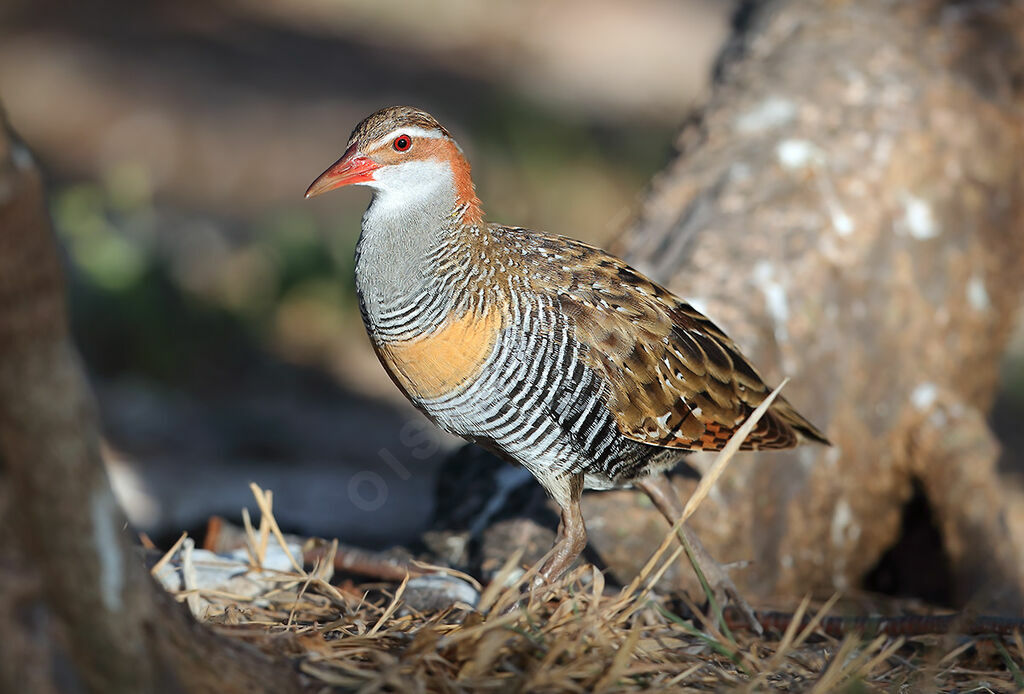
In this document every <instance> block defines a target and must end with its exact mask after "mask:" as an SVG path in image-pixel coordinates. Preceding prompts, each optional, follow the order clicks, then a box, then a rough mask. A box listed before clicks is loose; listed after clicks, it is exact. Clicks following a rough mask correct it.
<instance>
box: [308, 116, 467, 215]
mask: <svg viewBox="0 0 1024 694" xmlns="http://www.w3.org/2000/svg"><path fill="white" fill-rule="evenodd" d="M347 185H364V186H370V187H371V188H373V189H374V190H375V191H377V192H381V193H389V194H390V193H397V194H399V195H400V196H408V197H410V198H414V197H418V196H419V195H421V194H429V191H433V190H437V189H438V188H441V187H444V186H449V190H450V191H451V192H452V193H453V195H454V199H455V204H456V205H466V206H467V207H468V208H471V209H472V210H473V211H477V210H478V209H479V200H478V199H477V197H476V194H475V192H474V188H473V180H472V178H471V176H470V168H469V162H467V161H466V158H465V157H464V156H463V154H462V149H461V148H460V147H459V145H458V144H457V143H456V142H455V140H454V139H452V136H451V135H450V134H449V133H448V131H447V130H446V129H445V128H444V126H443V125H441V124H440V123H438V122H437V120H436V119H435V118H434V117H433V116H431V115H430V114H429V113H427V112H425V111H421V110H419V109H416V108H411V107H408V106H390V107H388V108H384V109H381V110H380V111H377V112H376V113H374V114H373V115H371V116H368V117H367V118H365V119H364V120H363V121H362V122H361V123H360V124H359V125H357V126H356V128H355V130H353V131H352V136H351V137H349V140H348V148H347V149H346V150H345V154H344V155H342V157H341V159H339V160H338V161H336V162H335V163H334V164H332V165H331V166H330V167H329V168H328V169H327V170H326V171H324V172H323V173H322V174H320V176H319V177H317V179H316V180H315V181H313V183H312V185H310V186H309V188H308V189H307V190H306V197H307V198H311V197H313V196H315V195H320V194H321V193H326V192H327V191H329V190H334V189H335V188H340V187H341V186H347Z"/></svg>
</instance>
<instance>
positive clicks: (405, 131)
mask: <svg viewBox="0 0 1024 694" xmlns="http://www.w3.org/2000/svg"><path fill="white" fill-rule="evenodd" d="M399 135H408V136H409V137H412V138H417V137H425V138H431V139H435V140H440V139H442V138H444V133H442V132H441V131H440V130H438V129H436V128H433V129H431V130H427V129H426V128H415V127H413V128H395V129H394V130H392V131H391V132H389V133H388V134H387V135H385V136H384V137H381V138H378V139H376V140H374V141H373V144H372V145H370V147H368V148H367V149H373V148H374V147H378V146H380V145H381V144H383V143H385V142H390V141H391V140H392V139H394V138H396V137H398V136H399Z"/></svg>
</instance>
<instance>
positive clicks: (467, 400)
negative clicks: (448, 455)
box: [377, 292, 680, 489]
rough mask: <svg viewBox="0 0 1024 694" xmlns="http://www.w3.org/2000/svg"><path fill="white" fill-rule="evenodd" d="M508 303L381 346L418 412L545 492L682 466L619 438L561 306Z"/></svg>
mask: <svg viewBox="0 0 1024 694" xmlns="http://www.w3.org/2000/svg"><path fill="white" fill-rule="evenodd" d="M491 296H494V295H493V294H492V295H491ZM502 299H505V300H506V301H501V300H494V299H492V301H491V302H488V303H486V304H484V305H477V306H475V307H470V308H467V309H465V311H464V312H462V313H458V312H456V313H453V314H451V315H450V316H449V317H448V318H447V319H445V320H444V321H443V322H442V323H441V324H440V325H438V326H437V328H436V329H434V330H432V331H430V332H429V333H426V334H423V335H420V336H418V337H416V338H414V339H411V340H401V341H394V340H390V341H389V340H381V341H379V342H378V346H377V351H378V354H379V355H380V357H381V361H382V363H384V365H385V367H386V368H387V370H388V372H389V373H391V375H392V378H393V379H394V380H395V382H396V383H397V384H398V385H399V387H401V388H402V390H403V391H404V392H405V393H406V394H407V395H408V396H409V398H410V399H411V400H412V401H413V402H414V404H416V406H417V407H419V408H420V409H421V410H422V411H423V412H425V413H426V414H427V415H428V416H429V417H430V418H431V419H433V420H434V421H435V422H436V423H437V424H439V425H440V426H441V427H443V428H444V429H446V430H447V431H449V432H451V433H454V434H457V435H460V436H463V437H465V438H467V439H470V440H472V441H474V442H476V443H478V444H480V445H482V446H484V447H485V448H488V449H490V450H492V451H493V452H495V453H497V454H498V455H500V456H502V457H504V458H506V459H508V460H511V461H513V462H517V463H520V464H522V465H524V466H525V467H526V468H527V469H528V470H530V472H531V473H532V474H533V475H534V476H536V477H537V478H538V479H539V480H540V481H541V483H542V484H544V485H545V486H546V487H548V486H549V484H547V482H548V481H549V480H551V479H553V478H558V477H561V476H564V475H566V474H572V473H583V474H584V485H585V486H586V487H588V488H593V489H607V488H610V487H614V486H620V485H624V484H628V483H629V481H631V480H632V479H633V478H635V477H637V476H638V475H640V474H643V473H645V472H646V471H647V468H652V470H653V469H663V468H667V467H671V466H672V465H673V464H675V462H676V461H677V460H678V459H679V457H680V454H679V453H678V452H676V451H671V450H666V449H661V448H658V447H653V446H648V445H644V444H640V443H636V442H634V441H630V440H628V439H625V438H623V437H622V436H621V435H619V433H618V430H617V428H616V424H615V421H614V418H613V417H612V415H611V413H610V411H609V410H608V407H607V403H606V395H607V394H606V393H605V386H604V384H603V383H602V381H601V380H600V379H599V377H598V376H597V374H596V373H595V372H594V371H593V370H592V369H591V368H590V367H589V366H587V365H586V363H585V362H584V360H583V359H582V358H581V357H582V352H583V349H582V346H581V345H580V344H579V343H577V342H576V341H575V339H574V337H573V332H572V328H571V326H570V325H569V324H568V322H567V321H566V320H565V318H564V316H563V315H562V314H561V313H560V312H559V311H558V310H557V308H558V307H557V305H556V300H555V299H553V298H552V297H551V296H550V295H548V294H539V293H528V292H511V293H508V294H505V295H504V296H502Z"/></svg>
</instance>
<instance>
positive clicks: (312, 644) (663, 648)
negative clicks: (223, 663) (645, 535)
mask: <svg viewBox="0 0 1024 694" xmlns="http://www.w3.org/2000/svg"><path fill="white" fill-rule="evenodd" d="M252 540H253V541H254V544H256V546H257V547H258V542H259V534H258V531H254V534H253V537H252ZM668 559H669V558H666V559H665V560H664V561H663V562H659V563H656V565H655V567H656V568H655V569H654V570H652V571H651V572H650V573H649V575H648V576H645V577H644V579H643V580H642V581H640V582H639V585H637V586H629V587H626V588H623V589H621V590H619V591H610V590H608V589H607V588H606V586H605V582H604V577H603V575H602V574H601V573H600V572H599V571H597V570H596V569H594V568H593V567H590V566H581V567H579V568H578V569H576V570H575V571H573V572H571V573H570V574H569V575H567V576H566V577H565V578H564V579H563V580H561V581H560V582H559V583H558V584H556V585H553V586H551V587H547V588H543V589H538V590H535V591H533V592H529V591H525V590H524V588H523V586H524V585H527V584H528V582H529V579H530V577H531V573H530V572H526V573H523V574H522V575H521V576H519V577H518V578H515V579H514V578H513V577H515V576H516V574H517V573H520V572H519V571H517V564H516V563H515V562H514V561H510V562H509V564H508V565H507V566H506V567H505V569H504V570H503V571H502V572H501V574H500V576H499V577H498V578H497V579H496V580H495V581H493V582H492V583H491V584H489V585H488V586H486V587H484V589H483V592H482V596H481V600H480V603H479V604H478V606H477V608H476V609H473V608H470V607H468V606H465V605H458V604H457V605H453V606H452V607H450V608H448V609H446V610H444V611H441V612H437V613H419V612H416V611H415V610H411V609H408V608H407V607H406V606H405V605H404V604H403V601H402V594H403V592H404V591H405V588H406V582H404V581H403V582H402V583H401V584H398V585H397V586H396V585H380V584H377V585H363V586H358V587H355V586H343V587H336V586H333V585H331V584H330V583H329V582H328V581H326V580H325V578H324V577H325V574H324V573H323V572H322V571H321V570H320V568H319V567H315V568H314V569H313V570H310V571H308V572H301V573H300V572H297V571H296V572H285V573H277V574H273V575H268V576H266V577H265V578H264V579H263V580H264V581H265V582H266V588H267V590H266V592H265V593H264V594H263V595H261V596H259V597H258V598H256V599H253V598H246V597H242V596H234V595H230V594H225V593H219V592H215V591H196V590H193V591H181V592H179V593H178V597H179V599H182V600H187V599H188V598H189V597H191V596H195V595H197V594H201V596H202V597H203V598H204V599H205V600H206V601H208V603H209V605H210V606H208V607H207V608H206V610H205V612H204V614H202V615H201V617H202V618H204V619H205V620H206V621H207V622H209V623H211V624H212V625H214V628H216V629H218V630H219V631H221V632H223V633H225V634H227V635H230V636H233V637H236V638H241V639H244V640H246V641H249V642H251V643H253V644H254V645H256V646H258V647H260V648H264V649H266V650H268V651H269V652H273V653H276V654H284V655H286V656H288V657H290V658H291V659H293V660H294V662H295V663H296V665H297V667H298V669H299V670H300V671H301V672H303V673H304V674H305V675H306V676H308V677H309V678H310V680H311V681H313V682H314V683H317V684H319V685H322V686H323V687H324V688H325V689H326V690H329V689H331V688H333V687H340V688H343V689H346V690H352V691H358V692H382V691H397V692H407V691H410V692H434V691H438V692H450V691H499V692H504V691H530V692H544V691H550V692H562V691H565V692H589V691H595V692H620V691H639V690H643V689H650V688H656V689H676V690H684V691H685V690H694V691H723V690H726V691H763V690H783V691H801V692H803V691H810V692H835V691H877V690H883V691H991V692H1010V691H1018V689H1019V688H1020V682H1019V678H1020V674H1019V672H1018V671H1017V667H1018V665H1017V664H1019V663H1022V662H1024V644H1022V642H1021V639H1020V638H1019V637H1018V638H1014V639H1009V640H1007V641H1005V642H1004V641H998V640H997V641H992V640H984V639H977V638H969V639H966V638H965V639H954V638H952V637H941V636H930V637H920V638H915V639H904V638H902V637H900V638H895V639H890V638H887V637H885V636H879V637H876V638H874V639H865V638H861V637H859V636H856V635H853V636H847V637H846V638H844V639H842V640H839V639H834V638H831V637H828V636H826V635H824V634H823V633H822V632H821V631H820V630H819V629H818V628H817V620H816V619H812V621H811V622H810V624H808V625H807V626H806V627H803V628H798V626H797V625H798V624H800V620H794V622H793V626H791V627H790V628H789V629H788V630H787V631H786V632H785V633H783V634H781V635H769V636H767V637H755V636H753V635H751V634H747V633H743V632H737V635H736V638H735V640H733V639H730V638H728V637H726V636H724V635H723V634H722V633H721V632H719V631H717V630H716V629H715V628H714V627H713V626H712V625H711V624H710V622H707V621H703V622H702V621H699V620H698V621H696V622H695V621H688V620H684V619H681V618H680V617H678V616H676V615H675V614H673V613H672V612H671V611H669V609H668V608H667V607H666V606H665V602H664V600H662V599H661V598H659V597H656V596H653V595H652V594H651V593H650V590H649V588H648V586H649V585H650V583H651V582H652V580H653V579H654V578H655V576H656V575H657V574H658V573H659V572H660V570H662V569H663V568H664V565H665V561H667V560H668ZM325 565H326V563H325ZM830 607H831V606H830V605H828V604H827V605H825V606H824V608H823V609H819V610H817V611H815V613H814V614H815V615H816V616H820V615H823V614H825V613H826V612H827V611H828V610H829V608H830ZM808 609H809V604H808V601H805V602H804V603H803V604H802V605H801V608H800V610H801V611H803V610H808Z"/></svg>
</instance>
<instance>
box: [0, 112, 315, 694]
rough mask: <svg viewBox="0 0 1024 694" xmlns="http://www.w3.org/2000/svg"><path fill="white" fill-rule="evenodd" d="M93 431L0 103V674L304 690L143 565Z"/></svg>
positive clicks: (58, 295) (38, 209)
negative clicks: (216, 630) (184, 603)
mask: <svg viewBox="0 0 1024 694" xmlns="http://www.w3.org/2000/svg"><path fill="white" fill-rule="evenodd" d="M97 432H98V429H97V422H96V413H95V407H94V404H93V401H92V397H91V394H90V392H89V388H88V385H87V383H86V382H85V378H84V376H83V371H82V368H81V366H80V364H79V361H78V357H77V355H76V353H75V350H74V347H73V345H72V344H71V342H70V338H69V336H68V331H67V320H66V309H65V302H64V283H63V278H62V275H61V268H60V264H59V261H58V253H57V246H56V242H55V239H54V237H53V234H52V231H51V229H50V226H49V221H48V218H47V215H46V210H45V206H44V203H43V187H42V184H41V180H40V176H39V172H38V169H37V168H36V167H35V165H34V163H33V161H32V157H31V155H30V154H29V152H28V150H27V149H26V148H25V147H24V146H23V145H21V144H20V143H19V142H18V141H17V140H16V139H15V138H14V136H13V135H12V134H11V133H10V132H9V130H8V129H7V126H6V122H5V121H4V119H3V117H2V112H0V520H4V521H8V522H9V524H8V523H4V526H3V529H2V532H3V534H4V537H3V539H4V540H5V546H4V547H3V548H2V551H0V685H3V688H4V691H46V690H47V688H50V689H54V690H61V689H64V688H66V686H68V684H69V683H71V682H74V683H75V685H76V686H78V687H81V688H84V690H86V691H93V692H126V693H127V692H132V693H134V692H199V691H209V692H214V691H216V692H227V691H231V692H249V691H275V692H289V691H298V690H299V683H298V680H297V678H296V676H295V674H294V672H293V671H292V670H291V669H290V668H289V667H288V666H287V665H286V664H280V663H277V664H275V663H272V662H270V661H269V660H268V659H266V658H265V657H263V656H260V655H258V654H256V653H255V652H251V651H249V650H247V649H246V648H245V647H244V646H241V645H239V644H238V643H236V642H230V641H227V640H225V639H220V638H217V637H216V636H215V635H214V634H212V633H211V632H209V631H207V630H206V629H205V628H203V627H201V626H200V625H198V624H195V623H194V622H192V621H191V619H190V618H189V617H188V616H187V613H186V612H185V611H184V608H182V607H181V606H178V605H176V604H174V601H173V600H172V599H171V598H170V597H169V596H168V595H167V594H166V593H164V592H163V591H162V590H161V589H160V588H158V587H157V586H156V584H155V583H154V582H153V580H152V579H151V578H150V577H149V575H148V572H147V571H146V569H145V567H144V566H143V564H142V562H141V560H140V559H139V557H137V556H136V555H135V553H134V552H133V549H132V546H131V542H130V539H129V538H128V536H127V535H128V533H127V527H128V526H127V522H126V519H125V517H124V514H123V513H122V512H121V511H120V509H119V508H118V507H117V505H116V503H115V501H114V497H113V494H112V492H111V490H110V485H109V483H108V480H107V477H106V473H105V471H104V468H103V466H102V464H101V460H100V455H99V440H98V433H97ZM7 541H10V544H8V542H7ZM36 581H38V582H39V583H41V586H38V585H35V582H36ZM65 651H66V652H65ZM58 671H60V672H58Z"/></svg>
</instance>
